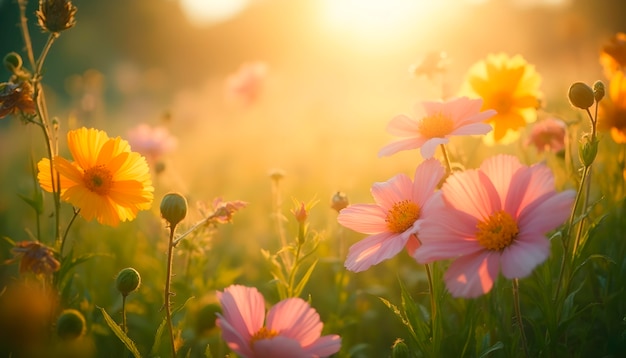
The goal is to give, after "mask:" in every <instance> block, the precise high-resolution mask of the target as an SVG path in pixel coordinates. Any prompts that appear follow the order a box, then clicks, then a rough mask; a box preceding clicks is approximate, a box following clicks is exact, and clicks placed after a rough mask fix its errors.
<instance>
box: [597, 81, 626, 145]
mask: <svg viewBox="0 0 626 358" xmlns="http://www.w3.org/2000/svg"><path fill="white" fill-rule="evenodd" d="M599 112H600V113H599V115H598V129H599V130H610V131H611V137H612V138H613V140H614V141H615V142H616V143H626V79H624V73H623V72H621V71H618V72H615V74H614V75H613V77H612V78H611V83H610V85H609V95H608V98H604V99H603V100H602V101H600V111H599Z"/></svg>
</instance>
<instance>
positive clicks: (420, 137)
mask: <svg viewBox="0 0 626 358" xmlns="http://www.w3.org/2000/svg"><path fill="white" fill-rule="evenodd" d="M421 105H422V107H423V112H424V115H423V116H422V117H421V118H420V119H419V120H413V119H411V118H409V117H408V116H405V115H404V114H401V115H398V116H396V117H394V118H393V119H392V120H391V122H389V125H388V126H387V131H388V132H389V133H391V134H393V135H396V136H399V137H404V138H406V139H401V140H398V141H395V142H392V143H390V144H388V145H386V146H384V147H383V148H382V149H381V150H380V152H378V155H379V156H381V157H382V156H388V155H392V154H395V153H397V152H399V151H401V150H409V149H416V148H421V153H422V157H424V158H432V156H433V155H434V154H435V149H437V146H438V145H439V144H445V143H448V142H449V137H450V136H453V135H474V134H485V133H488V132H489V131H491V126H490V125H489V124H486V123H483V122H484V121H485V120H486V119H487V118H489V117H492V116H494V115H495V114H496V111H494V110H493V109H489V110H486V111H484V112H481V111H480V108H481V107H482V105H483V100H482V99H469V98H467V97H460V98H454V99H451V100H448V101H446V102H428V101H426V102H422V103H421ZM416 111H419V108H417V110H416Z"/></svg>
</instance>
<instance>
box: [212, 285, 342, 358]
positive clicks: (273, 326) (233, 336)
mask: <svg viewBox="0 0 626 358" xmlns="http://www.w3.org/2000/svg"><path fill="white" fill-rule="evenodd" d="M217 298H218V299H219V301H220V303H221V305H222V311H223V314H219V313H218V314H217V316H218V319H217V321H216V324H217V326H218V327H220V328H221V330H222V338H223V339H224V340H225V341H226V343H227V344H228V347H229V348H230V349H232V350H233V351H235V352H236V353H237V354H239V355H241V356H243V357H246V358H253V357H256V358H264V357H274V358H292V357H303V358H304V357H310V358H314V357H315V358H316V357H327V356H330V355H331V354H335V353H337V352H338V351H339V349H340V348H341V338H340V337H339V336H338V335H335V334H333V335H326V336H321V333H322V328H323V327H324V324H323V323H322V322H321V321H320V316H319V314H317V312H316V311H315V309H313V308H312V307H311V306H309V304H308V303H307V302H306V301H304V300H303V299H301V298H287V299H285V300H282V301H280V302H278V303H277V304H276V305H275V306H274V307H272V308H271V309H270V310H269V312H268V313H267V317H266V316H265V300H264V299H263V295H261V293H260V292H259V291H258V290H257V289H256V288H254V287H245V286H240V285H231V286H229V287H227V288H226V289H224V292H217ZM264 320H265V325H263V321H264Z"/></svg>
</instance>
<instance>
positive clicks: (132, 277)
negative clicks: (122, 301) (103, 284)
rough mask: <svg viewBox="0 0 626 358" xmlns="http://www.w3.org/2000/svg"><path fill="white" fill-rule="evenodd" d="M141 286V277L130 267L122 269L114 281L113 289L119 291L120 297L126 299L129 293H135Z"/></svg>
mask: <svg viewBox="0 0 626 358" xmlns="http://www.w3.org/2000/svg"><path fill="white" fill-rule="evenodd" d="M140 284H141V276H140V275H139V272H137V270H135V269H134V268H132V267H127V268H125V269H122V270H121V271H120V272H119V273H118V274H117V278H116V279H115V287H117V290H118V291H120V293H121V294H122V296H124V297H126V296H128V294H129V293H131V292H133V291H135V290H136V289H137V288H138V287H139V285H140Z"/></svg>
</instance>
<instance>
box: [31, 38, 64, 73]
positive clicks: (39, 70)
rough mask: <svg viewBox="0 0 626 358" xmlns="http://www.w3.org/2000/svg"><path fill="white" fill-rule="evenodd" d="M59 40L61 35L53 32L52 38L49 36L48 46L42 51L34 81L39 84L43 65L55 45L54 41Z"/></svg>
mask: <svg viewBox="0 0 626 358" xmlns="http://www.w3.org/2000/svg"><path fill="white" fill-rule="evenodd" d="M58 38H59V33H58V32H51V33H50V36H48V40H47V41H46V44H45V45H44V47H43V49H42V50H41V54H40V55H39V58H38V59H37V64H36V68H35V78H34V80H35V81H36V82H37V83H38V82H39V79H40V78H41V70H42V69H43V63H44V62H45V61H46V57H47V56H48V52H49V51H50V48H52V44H53V43H54V40H56V39H58Z"/></svg>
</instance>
